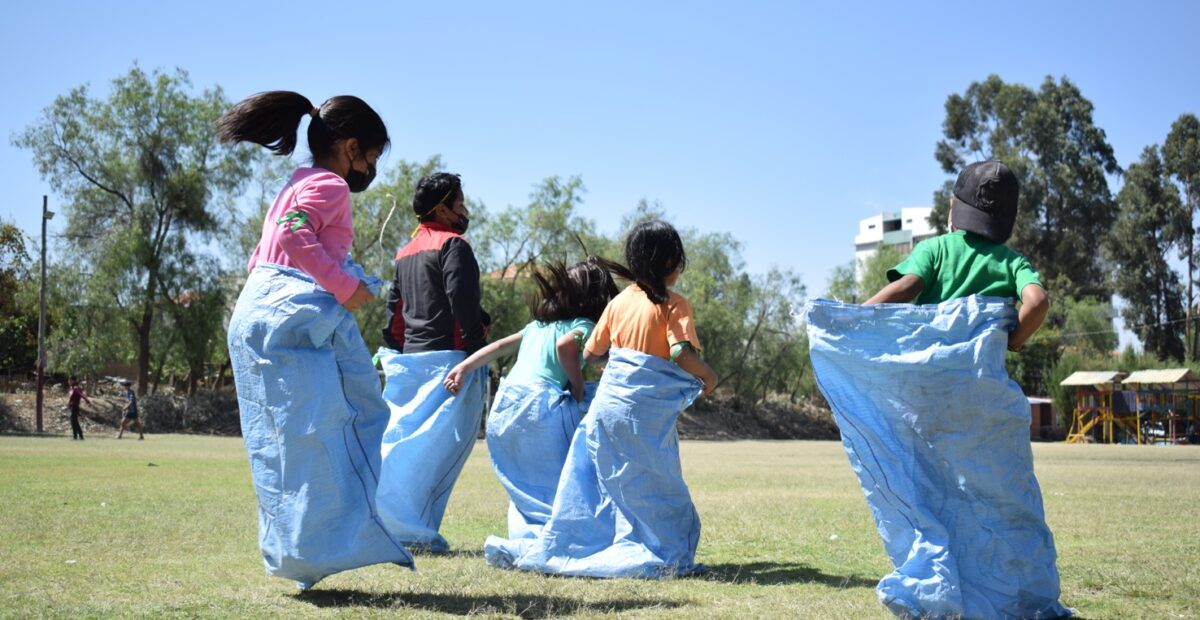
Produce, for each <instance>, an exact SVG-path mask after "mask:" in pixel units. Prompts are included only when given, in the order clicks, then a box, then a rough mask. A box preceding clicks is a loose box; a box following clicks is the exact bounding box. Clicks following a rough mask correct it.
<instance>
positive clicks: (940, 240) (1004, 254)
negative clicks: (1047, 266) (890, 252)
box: [887, 230, 1042, 304]
mask: <svg viewBox="0 0 1200 620" xmlns="http://www.w3.org/2000/svg"><path fill="white" fill-rule="evenodd" d="M905 275H914V276H918V277H920V278H921V279H922V280H924V281H925V288H923V289H922V290H921V294H920V295H918V296H917V298H916V299H914V300H913V302H914V303H917V304H936V303H941V302H943V301H946V300H949V299H957V298H959V297H966V296H968V295H988V296H992V297H1010V298H1013V299H1020V298H1021V290H1022V289H1024V288H1025V287H1026V286H1027V285H1030V284H1036V285H1038V286H1041V285H1042V280H1041V276H1039V275H1038V272H1037V271H1035V270H1034V269H1033V265H1030V264H1029V261H1028V260H1026V259H1025V257H1024V256H1021V255H1020V254H1019V253H1018V252H1017V251H1016V250H1013V249H1012V248H1010V247H1008V246H1007V245H1004V244H1003V243H996V242H994V241H990V240H988V239H985V238H983V237H981V236H979V235H976V234H972V233H968V232H966V231H962V230H959V231H955V232H952V233H947V234H945V235H941V236H939V237H934V238H932V239H926V240H925V241H922V242H920V243H918V244H917V247H915V248H913V251H912V254H909V255H908V258H906V259H904V261H903V262H901V263H900V264H899V265H896V266H895V267H893V268H892V269H889V270H888V272H887V277H888V281H889V282H895V281H896V280H899V279H900V277H901V276H905Z"/></svg>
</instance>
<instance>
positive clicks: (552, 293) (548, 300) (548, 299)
mask: <svg viewBox="0 0 1200 620" xmlns="http://www.w3.org/2000/svg"><path fill="white" fill-rule="evenodd" d="M543 268H544V269H545V271H546V273H545V274H543V273H541V272H540V271H538V270H535V271H534V272H533V281H534V282H536V283H537V285H538V291H539V297H538V299H537V300H536V301H534V302H533V303H532V304H531V305H530V313H531V314H532V315H533V318H535V319H537V320H539V321H541V322H543V323H552V322H554V321H562V320H567V319H574V318H577V317H586V318H588V319H591V320H592V322H596V321H598V320H600V315H601V314H602V313H603V312H604V307H605V306H607V305H608V300H610V299H612V298H613V297H616V296H617V293H618V292H620V291H619V290H618V289H617V284H616V282H614V281H613V276H614V275H615V276H616V277H618V278H621V279H624V280H629V281H631V282H632V281H633V274H632V273H631V272H630V271H629V270H628V269H626V268H625V267H623V266H621V265H619V264H617V263H614V262H612V261H609V260H605V259H603V258H600V257H599V256H589V257H588V259H587V260H585V261H583V262H579V263H575V264H574V265H571V266H570V267H566V266H564V265H563V264H562V263H551V264H548V265H545V266H544V267H543Z"/></svg>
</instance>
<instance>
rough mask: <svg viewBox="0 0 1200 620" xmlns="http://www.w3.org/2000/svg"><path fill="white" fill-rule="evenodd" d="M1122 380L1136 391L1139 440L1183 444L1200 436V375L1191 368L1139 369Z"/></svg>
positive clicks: (1194, 440)
mask: <svg viewBox="0 0 1200 620" xmlns="http://www.w3.org/2000/svg"><path fill="white" fill-rule="evenodd" d="M1121 384H1122V385H1123V386H1125V388H1126V390H1128V391H1130V392H1132V393H1133V395H1134V398H1135V402H1136V408H1135V409H1136V413H1137V418H1138V421H1139V424H1138V433H1137V443H1139V444H1142V443H1147V444H1182V443H1196V442H1197V440H1200V437H1198V434H1200V405H1198V404H1197V401H1200V377H1197V376H1196V375H1194V374H1193V373H1192V371H1191V370H1189V369H1187V368H1164V369H1157V370H1139V371H1136V372H1133V373H1130V374H1129V376H1128V377H1126V378H1125V379H1124V380H1123V381H1122V382H1121Z"/></svg>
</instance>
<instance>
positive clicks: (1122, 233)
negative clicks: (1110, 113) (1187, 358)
mask: <svg viewBox="0 0 1200 620" xmlns="http://www.w3.org/2000/svg"><path fill="white" fill-rule="evenodd" d="M1117 203H1118V204H1119V205H1120V212H1119V214H1118V216H1117V221H1116V223H1115V224H1114V225H1113V230H1112V234H1111V235H1109V237H1108V239H1107V240H1106V243H1105V245H1104V251H1105V254H1106V256H1107V257H1108V260H1109V261H1111V262H1112V264H1113V266H1114V267H1115V269H1114V270H1113V272H1112V281H1113V289H1114V290H1115V292H1116V293H1117V294H1118V295H1120V296H1121V297H1122V298H1123V299H1125V300H1126V303H1127V305H1126V306H1125V308H1124V309H1123V310H1122V311H1121V316H1122V317H1123V318H1124V319H1125V322H1126V324H1127V325H1129V326H1130V329H1132V330H1134V331H1135V332H1136V333H1137V335H1138V338H1140V339H1141V341H1142V343H1143V344H1144V345H1145V347H1146V349H1147V350H1148V351H1151V352H1153V353H1154V355H1156V356H1157V357H1158V358H1160V359H1174V360H1179V361H1182V360H1183V355H1184V350H1183V339H1181V338H1180V334H1179V325H1178V324H1179V323H1180V321H1181V320H1182V319H1183V315H1184V306H1183V291H1182V290H1181V289H1182V287H1181V286H1180V283H1179V278H1178V277H1177V276H1176V274H1175V272H1174V270H1172V269H1171V266H1170V265H1169V264H1167V256H1168V254H1169V253H1170V250H1171V249H1172V248H1173V247H1175V246H1180V247H1182V248H1184V249H1186V247H1188V245H1189V244H1190V242H1191V236H1192V235H1191V232H1190V229H1191V223H1190V222H1189V221H1188V217H1187V212H1186V211H1185V210H1184V209H1183V206H1182V204H1181V203H1180V200H1179V195H1178V193H1176V191H1175V188H1174V187H1173V186H1172V185H1171V183H1170V181H1169V180H1168V179H1167V178H1166V172H1165V170H1164V169H1163V163H1162V160H1161V159H1160V158H1159V156H1158V148H1157V147H1156V146H1148V147H1146V149H1145V150H1144V151H1142V158H1141V160H1140V161H1139V162H1138V163H1135V164H1133V165H1131V166H1129V170H1128V171H1127V173H1126V175H1125V185H1124V187H1122V188H1121V191H1120V193H1119V194H1117Z"/></svg>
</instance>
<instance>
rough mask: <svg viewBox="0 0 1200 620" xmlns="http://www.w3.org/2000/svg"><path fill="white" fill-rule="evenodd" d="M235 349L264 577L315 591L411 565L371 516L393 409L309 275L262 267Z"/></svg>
mask: <svg viewBox="0 0 1200 620" xmlns="http://www.w3.org/2000/svg"><path fill="white" fill-rule="evenodd" d="M344 268H345V269H346V270H347V272H349V273H352V274H354V275H358V276H359V277H360V278H361V279H362V280H363V281H364V282H365V283H367V285H368V286H369V287H372V286H373V287H375V288H374V290H378V287H379V286H380V285H382V281H380V280H379V279H378V278H369V277H367V276H364V275H363V274H362V269H361V267H358V265H355V264H348V265H346V266H345V267H344ZM228 344H229V361H230V364H231V365H232V366H233V377H234V382H235V384H236V386H237V394H238V407H239V408H240V410H241V423H242V437H243V439H244V440H245V444H246V452H247V453H248V454H249V457H250V473H251V477H252V478H253V480H254V488H255V493H256V495H257V496H258V516H259V522H258V536H259V545H260V546H261V547H262V554H263V561H264V563H265V564H266V569H267V572H268V573H269V574H272V575H276V576H278V577H284V578H287V579H293V580H295V581H297V582H298V583H299V584H300V587H301V588H305V589H307V588H310V587H312V585H313V584H315V583H316V582H318V581H320V580H321V579H323V578H325V577H327V576H329V575H331V574H333V573H336V572H339V571H343V570H349V569H352V568H358V567H361V566H367V565H370V564H378V563H382V562H391V563H396V564H400V565H403V566H412V564H413V560H412V556H410V555H409V554H408V552H407V551H406V550H405V549H404V548H403V547H402V546H401V545H400V544H399V542H398V541H397V540H396V539H394V538H393V537H391V536H390V535H389V534H388V533H387V531H386V530H385V529H384V528H383V524H382V523H381V522H380V520H379V518H378V515H377V514H376V512H375V489H376V485H377V484H378V472H379V466H380V459H379V442H380V439H381V438H382V436H383V430H384V427H385V425H386V424H387V420H388V410H387V405H386V404H385V403H384V402H383V399H382V398H381V397H380V395H379V376H378V375H377V374H376V372H375V368H374V367H373V366H372V365H371V354H370V353H369V352H368V351H367V347H366V345H365V344H364V343H363V339H362V335H361V334H360V333H359V331H358V325H357V323H356V322H355V320H354V317H353V316H352V315H351V314H350V312H348V311H347V310H346V309H345V308H343V307H342V306H341V305H340V304H339V303H338V302H337V300H336V299H335V298H334V296H333V295H332V294H331V293H329V292H328V291H326V290H324V289H323V288H321V287H320V286H318V285H317V284H316V283H315V282H313V280H312V278H310V277H309V276H308V275H306V274H304V273H303V272H300V271H298V270H296V269H292V268H290V267H281V266H278V265H270V264H263V263H260V264H258V265H257V266H256V267H255V268H254V271H253V272H251V274H250V277H249V279H247V281H246V286H245V288H243V289H242V293H241V296H240V297H238V302H237V306H236V308H234V311H233V316H232V318H231V319H230V321H229V341H228Z"/></svg>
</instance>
